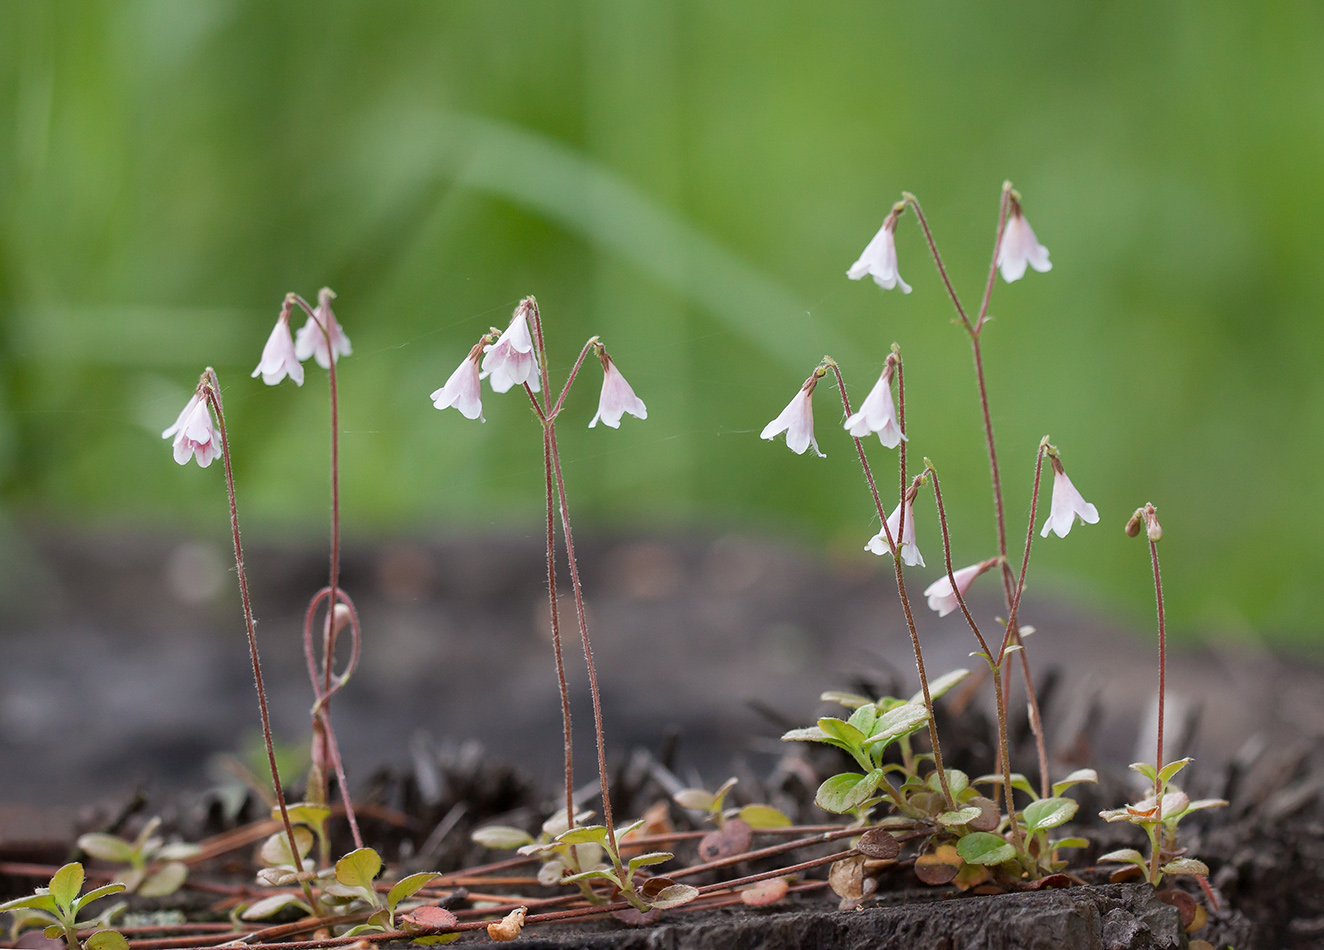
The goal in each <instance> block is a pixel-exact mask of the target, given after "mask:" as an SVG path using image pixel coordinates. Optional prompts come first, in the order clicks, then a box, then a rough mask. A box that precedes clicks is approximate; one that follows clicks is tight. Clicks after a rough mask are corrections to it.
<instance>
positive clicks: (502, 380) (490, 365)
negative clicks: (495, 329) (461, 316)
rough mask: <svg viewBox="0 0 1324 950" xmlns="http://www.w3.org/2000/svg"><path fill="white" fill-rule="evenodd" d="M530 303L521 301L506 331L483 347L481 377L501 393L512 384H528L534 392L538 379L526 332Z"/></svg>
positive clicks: (535, 360) (531, 346)
mask: <svg viewBox="0 0 1324 950" xmlns="http://www.w3.org/2000/svg"><path fill="white" fill-rule="evenodd" d="M529 307H530V305H529V304H528V302H527V301H521V303H520V305H519V306H518V307H516V308H515V315H514V316H513V317H511V318H510V326H508V327H506V332H505V333H503V334H501V336H499V337H497V341H496V342H495V343H493V344H491V345H489V346H488V347H487V348H486V349H485V350H484V356H483V373H482V375H483V377H484V378H486V379H487V381H488V383H489V384H490V385H491V387H492V391H493V392H496V393H504V392H506V391H508V390H509V389H510V388H511V387H512V386H522V385H524V384H525V383H528V384H529V388H530V389H532V390H533V391H534V392H535V393H536V392H539V391H540V389H541V387H540V385H539V382H538V360H537V358H536V357H535V356H534V354H533V337H532V336H530V334H529V320H528V316H527V314H528V312H529Z"/></svg>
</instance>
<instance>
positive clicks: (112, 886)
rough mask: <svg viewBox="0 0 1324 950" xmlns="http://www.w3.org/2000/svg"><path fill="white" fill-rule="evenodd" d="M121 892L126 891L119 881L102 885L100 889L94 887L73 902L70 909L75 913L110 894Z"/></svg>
mask: <svg viewBox="0 0 1324 950" xmlns="http://www.w3.org/2000/svg"><path fill="white" fill-rule="evenodd" d="M123 890H126V888H125V886H124V885H123V884H121V883H120V882H119V881H112V882H111V883H109V884H102V885H101V886H100V887H94V888H92V890H90V891H88V892H87V893H86V894H84V895H83V896H82V897H79V898H77V899H76V900H74V902H73V904H72V905H71V908H70V909H71V910H73V911H75V912H77V911H78V909H79V908H81V907H84V906H86V905H88V904H90V903H92V902H93V901H99V900H101V898H103V897H109V896H110V895H111V894H118V893H119V892H120V891H123Z"/></svg>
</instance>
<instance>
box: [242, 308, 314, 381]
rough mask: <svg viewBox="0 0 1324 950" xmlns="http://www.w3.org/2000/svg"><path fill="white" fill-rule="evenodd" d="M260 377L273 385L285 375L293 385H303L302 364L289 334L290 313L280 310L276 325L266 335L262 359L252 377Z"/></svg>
mask: <svg viewBox="0 0 1324 950" xmlns="http://www.w3.org/2000/svg"><path fill="white" fill-rule="evenodd" d="M258 376H261V377H262V382H264V383H266V384H267V385H268V386H275V385H276V384H277V383H279V382H280V381H281V380H282V379H284V378H285V377H286V376H289V377H290V379H292V380H294V385H296V386H302V385H303V364H302V363H300V362H299V357H298V355H297V354H296V353H295V350H294V338H293V337H291V336H290V314H289V311H288V310H282V311H281V313H280V316H279V317H278V318H277V319H276V325H275V326H274V327H273V328H272V330H271V336H269V337H267V345H266V346H264V347H262V360H261V362H259V363H258V364H257V369H255V370H253V377H254V378H257V377H258Z"/></svg>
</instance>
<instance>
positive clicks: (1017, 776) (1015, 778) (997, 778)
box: [971, 772, 1039, 798]
mask: <svg viewBox="0 0 1324 950" xmlns="http://www.w3.org/2000/svg"><path fill="white" fill-rule="evenodd" d="M971 784H972V785H1001V784H1002V776H1001V775H995V774H993V773H990V774H988V775H981V776H979V778H977V779H975V780H974V782H972V783H971ZM1011 787H1012V788H1014V789H1016V790H1017V791H1020V792H1024V793H1025V794H1027V795H1029V796H1030V797H1031V798H1038V797H1039V793H1038V792H1036V791H1035V790H1034V786H1033V785H1031V784H1030V780H1029V779H1027V778H1026V777H1025V776H1024V775H1022V774H1021V773H1020V772H1012V773H1011Z"/></svg>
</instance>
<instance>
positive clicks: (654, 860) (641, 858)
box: [629, 851, 675, 871]
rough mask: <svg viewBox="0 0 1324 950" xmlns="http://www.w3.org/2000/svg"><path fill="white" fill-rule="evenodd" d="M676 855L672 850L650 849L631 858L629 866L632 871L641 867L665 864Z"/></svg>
mask: <svg viewBox="0 0 1324 950" xmlns="http://www.w3.org/2000/svg"><path fill="white" fill-rule="evenodd" d="M674 857H675V855H674V854H672V853H671V852H670V851H650V852H648V853H647V854H640V855H636V856H635V857H633V858H631V859H630V864H629V868H630V870H631V871H637V870H639V868H646V867H649V866H651V865H654V864H665V863H666V862H668V861H670V860H671V859H672V858H674Z"/></svg>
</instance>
